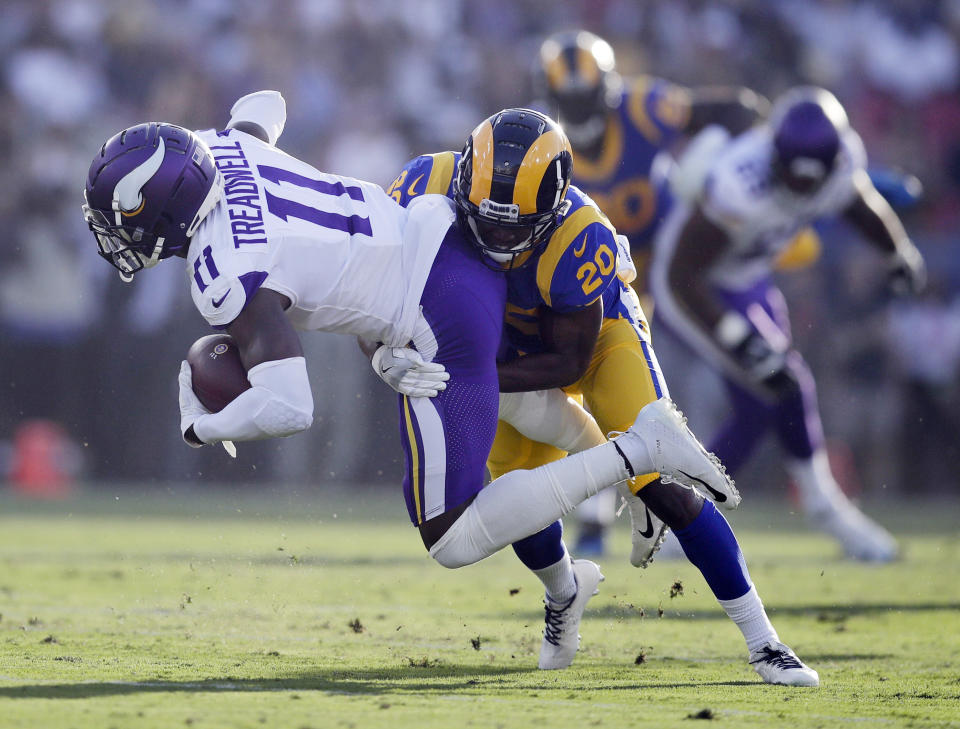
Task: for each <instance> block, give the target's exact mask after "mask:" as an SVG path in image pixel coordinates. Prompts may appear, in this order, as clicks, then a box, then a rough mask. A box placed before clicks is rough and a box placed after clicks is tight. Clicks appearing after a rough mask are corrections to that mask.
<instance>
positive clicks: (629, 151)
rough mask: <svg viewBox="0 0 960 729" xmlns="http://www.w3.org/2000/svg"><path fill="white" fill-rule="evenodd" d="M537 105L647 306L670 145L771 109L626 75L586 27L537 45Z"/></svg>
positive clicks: (582, 513) (606, 500)
mask: <svg viewBox="0 0 960 729" xmlns="http://www.w3.org/2000/svg"><path fill="white" fill-rule="evenodd" d="M535 75H536V79H537V83H536V85H537V86H538V87H539V95H540V97H541V98H540V100H539V101H538V104H542V105H544V106H545V107H546V110H547V114H549V115H550V116H552V117H554V118H556V119H557V120H558V121H559V122H560V124H561V125H562V126H563V129H564V131H565V132H566V133H567V137H568V138H569V140H570V144H571V146H572V149H573V159H574V167H573V170H574V172H573V184H575V185H576V186H577V187H578V188H580V190H581V191H583V192H584V193H586V194H587V195H589V196H590V197H591V198H592V199H593V201H594V202H595V203H596V204H597V206H598V207H599V208H600V209H601V210H602V211H603V212H604V214H605V215H606V216H607V217H608V218H609V219H610V222H611V223H612V224H613V226H614V227H615V228H616V230H617V232H618V233H620V234H622V235H625V236H626V237H627V239H628V241H629V247H630V251H631V254H632V256H633V262H634V265H635V267H636V269H637V275H636V277H635V278H634V280H633V282H632V285H633V287H634V288H635V289H636V291H637V293H638V294H639V295H640V297H641V303H642V305H643V308H644V309H645V310H646V311H647V313H648V314H649V313H650V311H651V306H650V300H649V297H647V296H646V295H645V294H646V292H647V263H648V260H649V257H650V245H651V241H652V240H653V235H654V233H655V232H656V230H657V228H658V226H659V225H660V223H661V222H662V221H663V219H664V218H665V216H666V214H667V213H668V212H669V210H670V207H671V205H672V196H671V193H670V189H669V185H668V184H666V179H667V172H668V169H669V167H670V158H669V156H668V154H666V153H667V152H669V151H670V150H671V149H672V148H674V147H676V146H677V144H678V143H679V142H680V141H681V140H682V139H684V138H685V137H688V136H690V135H693V134H695V133H697V132H698V131H700V130H701V129H703V128H704V127H706V126H707V125H709V124H719V125H720V126H722V127H724V128H726V129H728V130H729V131H730V132H731V133H733V134H736V133H739V132H741V131H743V130H744V129H746V128H748V127H749V126H751V125H752V124H754V123H755V122H756V121H757V120H758V119H759V118H760V116H762V115H763V114H765V113H766V112H767V110H768V107H769V104H768V103H767V100H766V99H765V98H763V97H762V96H759V95H757V94H756V93H754V92H752V91H750V90H749V89H746V88H738V87H707V88H698V89H691V88H686V87H684V86H680V85H677V84H674V83H671V82H670V81H667V80H665V79H662V78H657V77H653V76H646V75H642V76H638V77H635V78H629V79H624V78H622V77H621V76H620V74H618V73H617V71H616V64H615V59H614V53H613V49H612V48H611V47H610V44H609V43H607V42H606V41H605V40H603V39H602V38H599V37H598V36H596V35H594V34H593V33H590V32H587V31H585V30H575V31H567V32H562V33H557V34H555V35H552V36H550V37H549V38H547V39H546V40H544V41H543V43H542V44H541V46H540V53H539V58H538V64H537V70H536V72H535ZM614 498H615V493H614V492H613V491H612V490H611V491H608V492H604V493H601V494H598V495H597V496H596V497H594V498H593V499H591V500H590V501H589V502H587V503H585V504H583V505H582V506H581V507H580V509H578V511H577V517H578V518H579V520H580V534H579V539H578V542H577V548H578V552H580V553H582V554H590V553H596V554H599V553H602V552H603V548H604V532H605V528H606V526H607V525H609V523H610V522H611V521H612V520H613V512H614V504H613V500H614Z"/></svg>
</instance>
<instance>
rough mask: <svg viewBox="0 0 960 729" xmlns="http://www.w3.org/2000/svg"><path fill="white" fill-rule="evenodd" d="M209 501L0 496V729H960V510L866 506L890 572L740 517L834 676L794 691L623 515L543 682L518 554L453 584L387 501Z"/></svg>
mask: <svg viewBox="0 0 960 729" xmlns="http://www.w3.org/2000/svg"><path fill="white" fill-rule="evenodd" d="M200 490H201V487H199V486H198V487H193V490H192V491H191V490H190V489H187V488H186V487H179V488H176V489H166V490H163V489H158V493H156V494H153V495H150V496H133V495H131V494H130V493H129V492H128V491H126V490H116V491H110V492H107V491H104V490H99V491H97V492H96V493H95V494H93V495H88V496H84V497H78V498H76V499H72V500H70V501H66V502H60V503H55V504H36V503H26V502H23V501H19V500H16V499H14V498H13V497H10V496H2V497H0V613H2V618H0V727H3V729H7V728H8V727H30V728H31V729H33V728H35V727H77V728H78V729H86V728H93V727H96V728H98V729H101V728H102V729H106V728H108V727H116V728H117V729H125V728H126V727H164V728H165V729H168V728H169V727H264V726H266V727H296V728H303V727H311V728H313V729H319V728H321V727H360V728H363V729H366V728H367V727H390V728H391V729H399V728H400V727H417V728H418V729H427V728H429V727H460V726H476V727H506V728H507V729H513V728H514V727H544V726H558V727H571V728H573V727H634V726H636V727H657V728H664V727H689V726H691V725H693V726H698V725H699V723H700V722H701V721H704V720H709V721H712V723H713V724H714V725H717V726H720V725H722V726H729V727H773V726H785V727H790V728H791V729H793V728H794V727H836V726H857V727H873V726H877V727H948V726H951V727H960V661H958V660H957V655H958V653H960V566H958V565H960V535H958V526H957V521H958V520H957V515H958V513H960V507H958V504H957V503H956V502H940V503H934V504H927V505H926V506H923V507H919V508H918V507H908V505H906V504H899V505H895V507H894V506H888V507H887V508H886V510H879V511H876V510H875V512H874V513H879V515H880V516H881V518H883V519H884V520H885V521H886V523H888V524H896V525H898V526H896V527H895V531H896V532H897V534H898V536H901V537H902V538H903V543H904V546H905V549H906V556H905V559H904V560H903V561H901V562H898V563H897V564H893V565H888V566H882V567H865V566H860V565H856V564H850V563H848V562H844V561H842V560H840V559H839V558H838V557H837V554H836V551H835V547H834V545H833V544H832V543H831V542H830V541H828V540H827V539H825V538H822V537H819V536H816V535H814V534H811V533H809V532H806V531H805V530H804V529H803V524H802V522H801V520H800V519H799V518H797V517H795V516H792V515H790V514H788V513H787V512H786V510H785V507H782V506H780V505H777V504H770V503H766V504H764V503H752V502H751V500H750V499H749V498H748V499H747V500H746V501H745V502H744V505H743V507H742V508H741V511H740V512H738V513H736V514H734V515H733V516H732V517H731V522H732V523H733V524H734V527H735V529H736V531H737V532H738V534H739V536H740V539H741V543H742V544H743V547H744V552H745V553H746V555H747V559H748V562H749V564H750V566H751V571H752V574H753V578H754V581H755V582H756V584H757V586H758V588H759V590H760V593H761V595H762V596H763V597H764V600H765V603H766V604H767V606H768V608H769V610H770V612H771V617H772V619H773V621H774V624H775V625H776V626H777V629H778V630H779V632H780V636H781V638H782V639H783V640H784V641H785V642H787V643H789V644H790V645H791V646H792V647H794V648H795V649H796V650H797V652H798V653H799V654H800V656H801V657H802V658H804V660H805V661H807V662H808V663H809V664H810V665H811V666H813V667H814V668H816V669H817V670H818V671H819V672H820V677H821V683H822V686H821V688H819V689H790V688H785V687H774V686H767V685H765V684H762V683H761V682H760V681H759V678H758V677H757V676H756V675H755V674H754V673H753V672H752V671H751V670H750V669H749V667H748V666H747V663H746V652H745V648H744V646H743V642H742V639H741V636H740V633H739V631H737V629H736V628H735V626H734V625H733V624H732V623H730V622H729V621H728V620H727V619H726V617H725V616H724V615H723V613H722V612H721V610H720V609H719V607H718V606H717V605H716V603H715V602H714V600H713V598H712V596H711V595H710V593H709V591H708V590H707V588H706V585H705V584H704V582H703V580H702V578H701V577H700V575H699V574H698V573H697V572H695V570H694V569H693V568H692V567H690V566H689V565H688V564H687V563H686V562H683V563H679V562H669V563H660V564H655V565H654V566H652V567H651V568H650V569H648V570H636V569H634V568H632V567H630V565H629V564H628V562H627V554H628V552H629V543H628V542H629V534H628V531H627V528H626V525H625V524H624V523H623V520H621V523H619V525H618V532H617V534H616V535H615V536H616V537H617V539H616V543H615V544H614V545H613V547H614V551H613V552H612V553H611V554H610V555H608V556H607V557H606V558H604V559H602V560H599V561H600V562H601V565H602V567H603V570H604V573H605V574H606V576H607V580H606V582H604V583H603V584H602V585H601V592H600V594H599V595H597V596H596V597H595V598H594V599H593V600H592V601H591V603H590V605H589V607H588V609H587V614H586V617H585V620H584V623H583V625H582V627H581V633H582V635H583V643H582V647H581V651H580V653H579V655H578V656H577V659H576V661H575V662H574V665H573V666H572V667H571V668H570V669H568V670H566V671H550V672H543V671H538V670H537V669H536V663H537V651H538V650H539V644H540V630H541V625H542V608H541V604H540V599H541V591H540V590H539V589H538V584H537V583H536V582H535V580H534V579H533V578H532V576H530V575H529V574H528V573H526V572H525V570H524V569H523V568H522V567H521V566H520V564H519V562H517V560H516V559H515V558H514V557H513V554H512V552H510V551H509V550H508V551H505V552H503V553H501V554H498V555H496V556H494V557H493V558H491V559H489V560H486V561H485V562H483V563H481V564H479V565H474V566H472V567H467V568H465V569H461V570H458V571H448V570H445V569H443V568H441V567H439V566H438V565H436V564H434V563H433V562H432V561H431V560H430V559H429V558H428V556H427V555H426V552H425V550H424V549H423V547H422V545H421V544H420V541H419V538H418V536H417V534H416V532H415V531H414V530H413V529H412V527H410V526H409V525H408V524H407V523H406V521H405V515H404V514H403V513H402V503H401V500H400V498H399V497H398V495H397V494H396V493H392V492H388V491H383V490H362V491H360V492H359V493H358V494H357V495H353V496H350V495H348V494H344V493H342V492H340V493H337V494H335V495H327V494H323V493H321V492H318V495H317V496H316V497H315V498H310V499H308V498H305V497H299V498H293V497H290V496H287V495H284V494H273V495H267V496H260V497H253V496H251V495H250V494H249V492H248V491H244V492H239V493H237V492H229V491H215V492H209V491H207V492H206V494H207V495H206V496H204V497H198V496H197V495H196V494H197V493H198V492H200ZM677 582H679V583H680V586H682V594H679V595H677V596H675V597H671V596H670V593H671V587H673V586H674V585H675V583H677Z"/></svg>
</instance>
